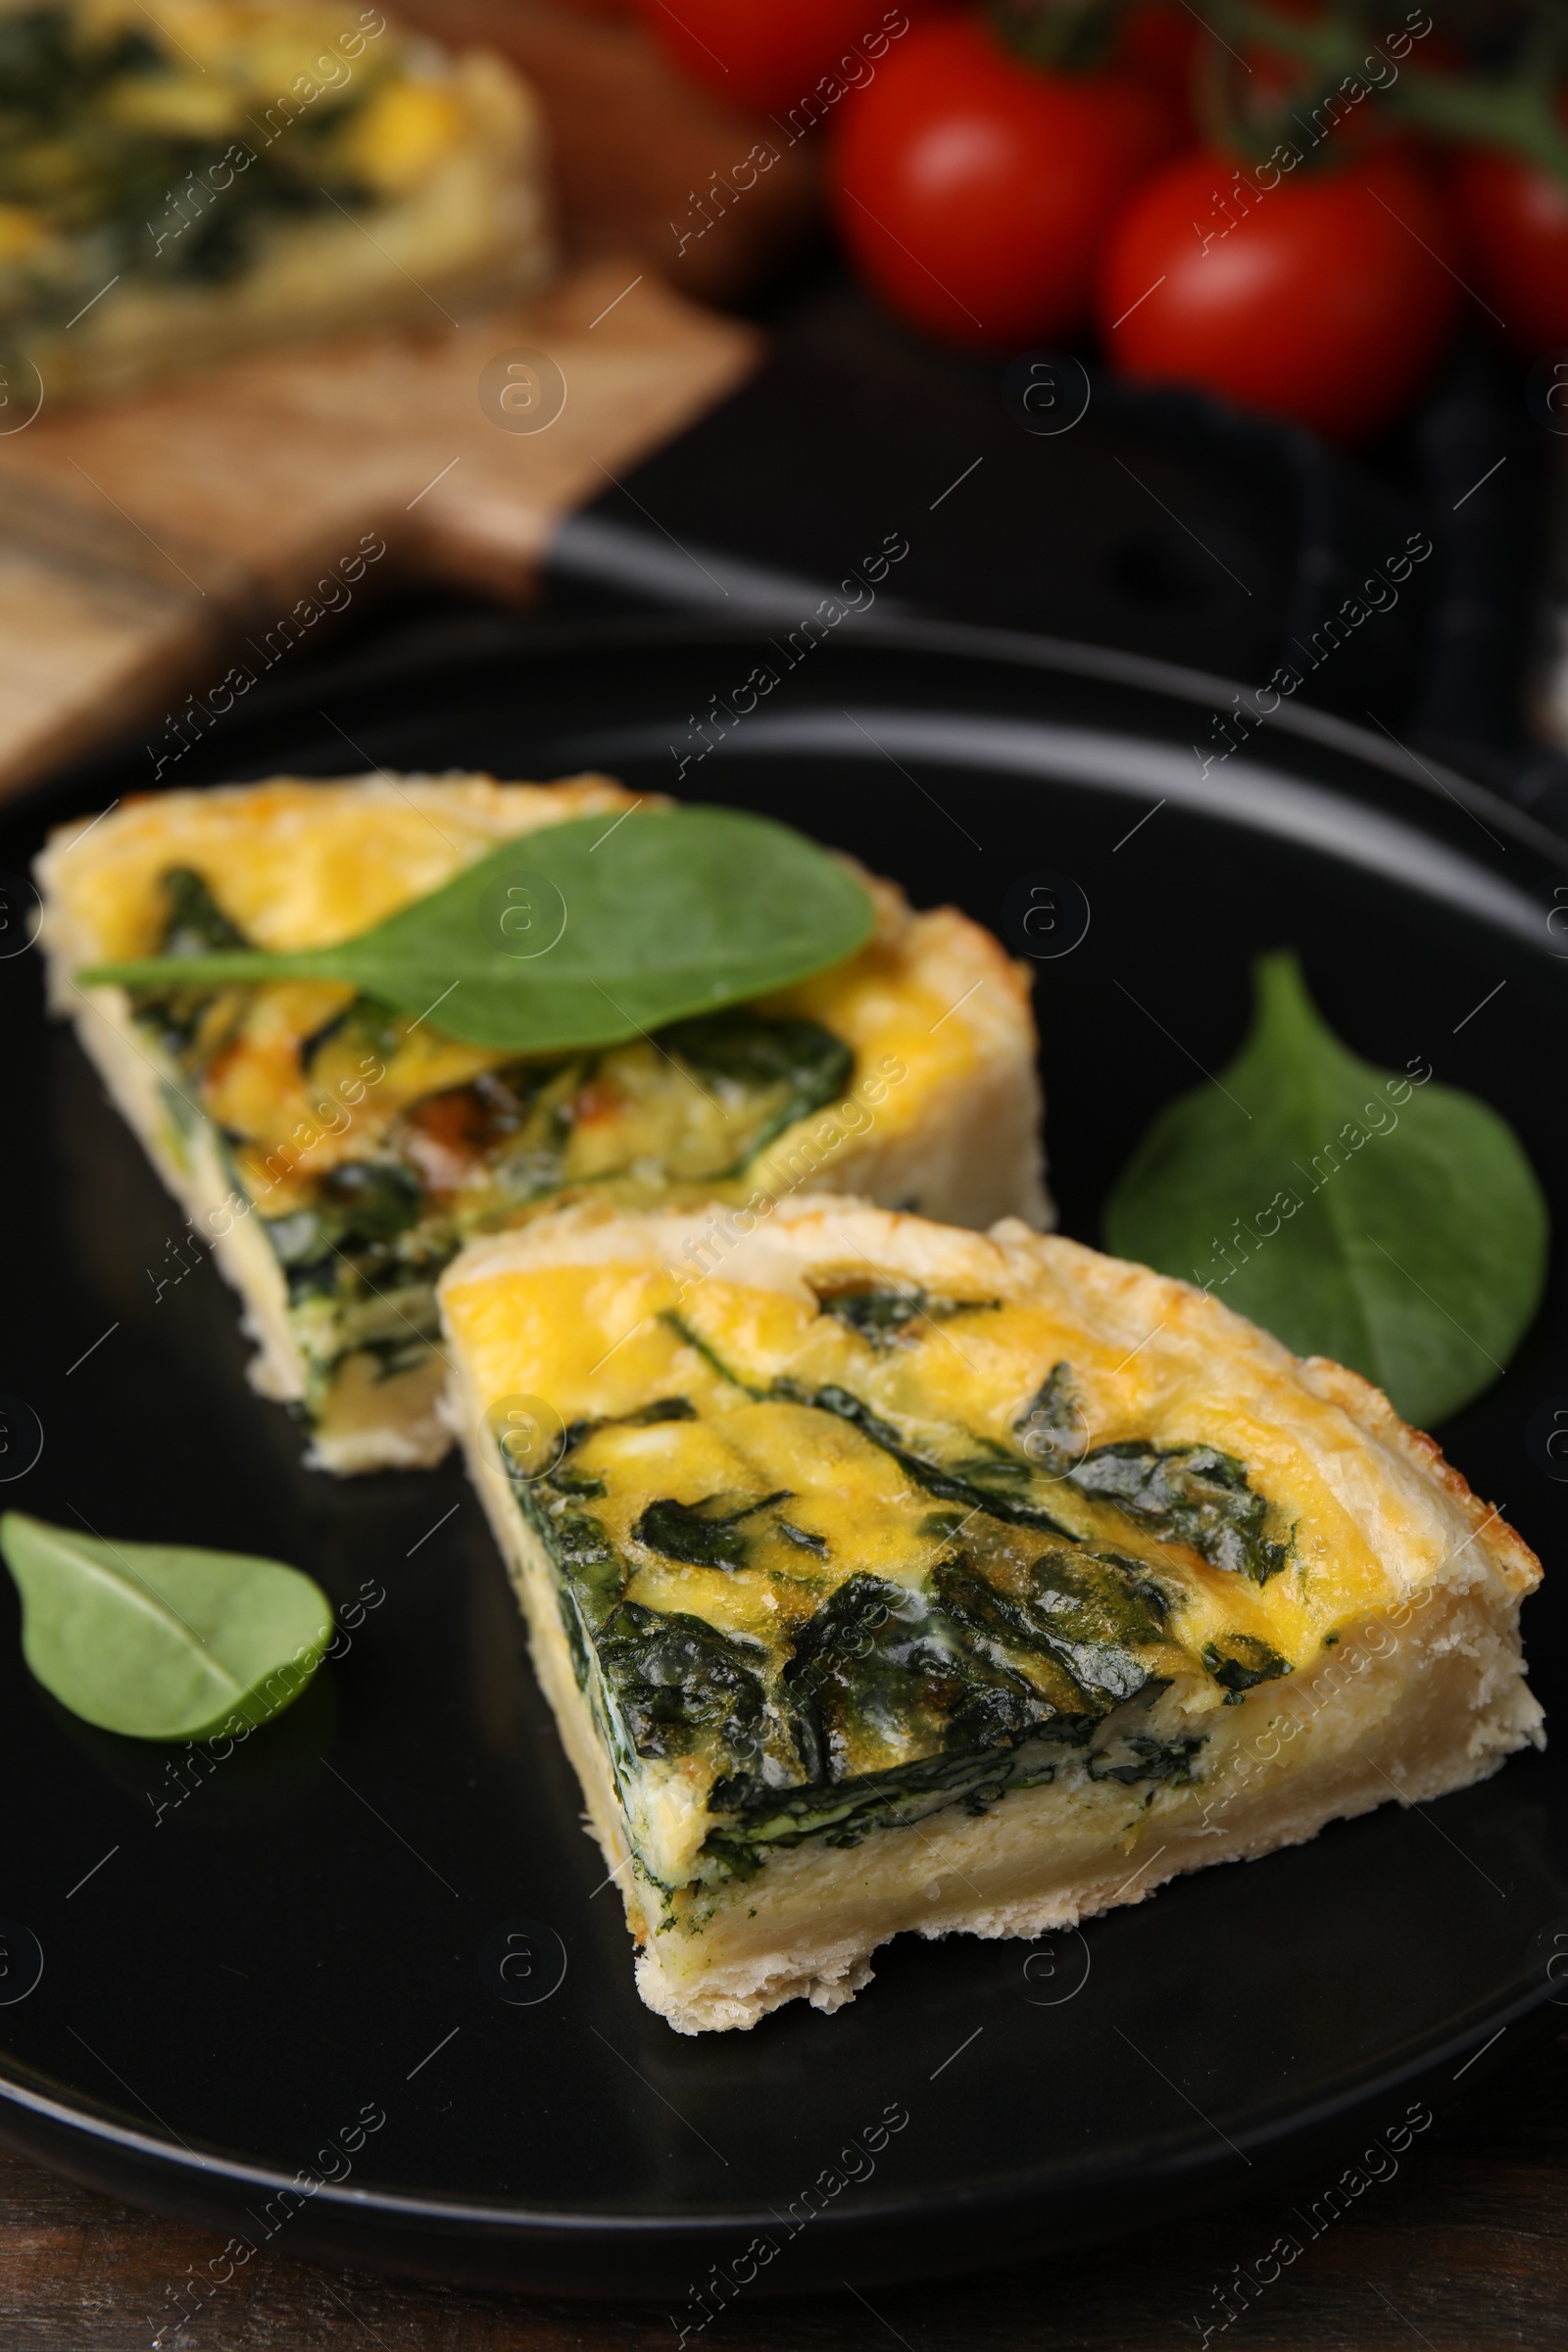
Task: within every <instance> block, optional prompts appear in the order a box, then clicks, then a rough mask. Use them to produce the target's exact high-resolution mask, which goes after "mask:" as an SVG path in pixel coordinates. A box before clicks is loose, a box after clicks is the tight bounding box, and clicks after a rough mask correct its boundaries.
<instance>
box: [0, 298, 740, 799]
mask: <svg viewBox="0 0 1568 2352" xmlns="http://www.w3.org/2000/svg"><path fill="white" fill-rule="evenodd" d="M518 349H533V350H537V351H542V352H544V353H545V354H546V355H547V356H548V357H549V358H550V359H552V360H554V362H555V363H556V366H557V367H558V368H560V370H561V374H562V376H563V378H564V385H565V393H566V398H565V405H564V408H563V410H562V412H561V414H560V416H559V417H557V418H556V420H555V421H554V423H552V424H551V425H549V426H548V428H547V429H545V430H543V431H537V432H530V433H522V432H515V431H512V430H509V429H506V428H505V427H504V426H503V425H501V424H500V423H498V422H496V421H493V420H492V417H491V416H489V415H487V414H486V413H485V411H484V410H483V409H482V408H481V406H480V402H479V378H480V374H481V371H482V370H483V369H484V368H485V366H486V364H487V363H488V362H489V361H491V360H492V359H493V358H495V357H496V356H497V355H499V354H504V353H506V352H508V351H515V350H518ZM759 349H760V344H759V339H758V337H757V336H756V334H755V333H754V332H753V331H752V330H751V329H750V328H748V327H745V326H742V325H740V324H738V323H736V322H735V321H733V320H731V319H723V318H721V317H719V316H718V315H717V314H715V313H711V312H707V311H703V310H699V309H698V308H696V307H695V306H694V305H692V304H690V303H687V302H686V301H684V300H683V299H682V298H681V297H679V296H678V295H676V294H674V293H673V292H671V291H670V290H669V289H668V288H667V287H665V286H663V285H662V283H661V282H660V281H659V280H658V278H656V277H654V276H652V275H651V274H649V273H647V272H645V271H644V272H639V270H637V268H636V266H635V263H632V264H626V263H621V262H613V261H610V262H600V263H595V264H591V265H588V266H586V267H584V268H581V269H579V270H576V271H575V272H574V273H573V274H571V275H570V276H569V277H568V278H566V279H565V280H564V282H563V283H561V284H560V285H559V286H558V287H557V289H556V290H555V291H553V292H552V293H551V294H549V295H548V296H546V297H544V298H542V299H540V300H539V301H537V302H534V303H531V304H529V305H528V306H527V307H526V308H521V307H518V308H508V309H502V310H498V311H496V312H494V313H492V314H490V315H488V316H486V317H484V318H482V319H478V320H476V321H474V322H472V323H468V324H464V325H462V326H460V327H458V328H456V329H454V328H451V327H442V328H441V330H440V332H439V333H437V334H431V335H426V336H419V335H414V334H379V335H372V336H367V337H365V338H363V339H360V340H357V341H355V342H353V343H349V344H344V345H334V346H331V347H330V348H326V349H317V350H296V351H281V352H275V353H269V354H266V355H264V356H261V357H259V358H257V357H253V358H251V359H248V360H245V361H242V362H239V363H237V364H235V365H233V366H231V367H228V368H222V369H220V370H217V371H215V372H213V373H212V374H209V375H205V376H202V377H199V378H196V379H193V380H192V381H190V382H189V383H187V384H183V385H180V386H178V387H176V388H174V389H172V390H169V391H167V392H164V393H161V394H154V395H151V396H148V395H143V396H140V397H138V398H136V399H134V400H131V401H125V402H120V403H109V404H105V405H102V406H95V407H84V408H78V409H72V410H68V411H66V412H65V413H64V414H63V415H62V416H60V417H58V418H54V419H51V418H49V417H47V416H43V417H39V418H38V420H37V422H36V423H34V424H33V425H31V426H29V427H28V428H27V429H26V430H25V431H23V432H19V433H16V434H14V435H13V436H11V437H10V438H9V439H8V440H4V441H0V791H4V790H6V789H9V788H12V787H15V786H16V785H17V784H19V783H21V782H23V781H24V780H25V779H26V778H28V777H30V776H34V775H37V774H39V773H40V772H42V771H43V770H45V769H47V768H49V767H52V766H54V765H55V764H57V763H58V762H59V761H61V760H65V759H68V758H71V757H73V755H75V754H78V753H80V752H82V751H84V750H86V749H87V748H88V747H90V746H91V745H92V744H93V743H95V742H99V741H102V740H104V739H105V738H106V737H108V736H110V735H112V734H114V733H116V732H118V731H120V730H121V729H123V728H126V727H130V726H134V725H137V724H144V725H146V726H147V729H148V742H149V747H150V749H149V756H148V782H149V783H152V782H153V781H155V780H156V775H157V772H158V770H157V753H158V749H159V747H160V746H162V747H163V748H165V749H169V748H172V747H177V743H178V741H179V739H180V738H179V734H178V726H179V716H178V714H179V711H180V710H181V708H185V710H186V712H187V722H186V723H187V731H188V726H189V724H190V723H194V724H196V725H198V726H199V725H200V724H201V723H202V722H201V720H200V718H199V716H198V715H197V713H198V711H199V709H200V707H202V706H203V704H204V703H209V702H210V698H211V694H212V690H214V689H218V690H219V697H218V699H219V700H220V701H221V699H222V696H223V694H224V693H226V694H228V695H229V696H232V694H233V693H234V691H235V690H236V683H237V681H231V682H230V683H229V684H228V685H227V686H226V687H224V686H223V683H222V682H223V681H224V680H225V678H227V677H228V673H229V671H230V667H231V665H236V666H237V668H238V670H239V672H240V673H241V674H243V673H244V672H245V671H246V670H248V671H249V673H250V674H251V675H252V676H253V677H255V678H258V679H259V678H260V677H261V676H262V675H263V674H266V673H268V672H270V670H272V669H273V668H275V667H276V666H278V665H279V663H280V662H286V660H287V658H288V653H287V652H285V651H284V650H283V649H284V648H285V647H286V648H287V649H288V652H291V651H293V650H295V648H296V647H297V646H298V645H300V644H305V643H312V644H317V643H321V642H325V641H326V640H327V638H328V637H329V635H330V631H331V628H332V625H333V618H334V615H335V614H336V613H342V612H344V611H346V610H348V607H349V604H350V603H351V602H352V601H354V600H357V599H364V598H366V597H369V596H373V595H375V594H378V593H381V592H384V590H385V588H386V586H387V585H388V584H389V582H390V581H391V580H393V579H394V578H401V579H404V580H406V579H408V578H409V577H411V576H417V577H420V578H423V579H437V580H443V581H447V582H454V583H462V584H463V585H466V586H467V587H471V588H479V589H484V590H488V591H490V592H492V593H494V594H496V595H498V596H502V597H506V598H509V599H513V600H525V599H526V598H527V597H528V595H529V594H530V592H531V590H532V588H533V584H534V582H535V579H536V576H537V568H538V564H539V561H540V558H541V556H542V554H543V552H544V550H545V548H546V546H547V545H548V542H549V539H550V535H551V532H552V530H553V529H554V527H555V525H556V524H557V522H558V521H559V520H560V518H561V517H562V516H563V515H565V514H566V513H568V512H569V511H570V510H571V509H572V508H574V507H576V506H579V505H582V504H583V503H585V502H586V501H587V500H589V499H591V498H594V497H596V496H597V495H598V494H599V493H600V492H601V491H602V490H604V489H606V488H607V487H608V486H609V484H610V482H611V480H612V479H613V477H614V476H616V475H618V474H619V473H620V472H621V471H622V470H623V469H624V468H625V467H627V466H631V465H634V464H635V463H636V462H637V460H638V459H639V458H640V457H642V456H643V455H644V454H645V453H646V452H647V451H649V450H650V449H652V448H654V447H656V446H657V445H658V444H659V443H660V442H662V441H663V440H665V439H667V438H668V437H669V436H670V435H671V434H673V433H675V432H678V431H679V430H680V429H681V427H682V426H683V425H685V424H688V423H689V422H691V421H692V420H693V419H694V418H695V417H699V416H700V415H702V413H703V412H704V411H705V410H706V409H708V408H710V407H711V405H712V404H713V403H714V402H715V401H717V400H719V399H720V398H722V396H723V395H724V394H725V393H726V392H727V391H729V390H730V389H731V387H732V386H733V385H735V384H736V383H738V382H739V381H740V380H741V378H742V377H743V376H744V375H745V374H746V373H747V372H748V370H749V369H750V368H752V367H753V365H754V364H755V362H756V359H757V357H758V353H759ZM378 542H379V543H383V544H384V549H385V552H384V554H379V555H377V554H372V553H370V550H371V549H373V548H374V547H375V545H376V544H377V543H378ZM323 583H324V585H323ZM238 690H239V691H240V692H248V691H249V688H248V687H239V688H238ZM190 696H194V697H195V698H196V708H195V709H192V708H191V707H190V706H189V705H188V704H187V699H186V698H187V697H190ZM171 727H173V730H174V731H173V732H172V731H171Z"/></svg>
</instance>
